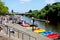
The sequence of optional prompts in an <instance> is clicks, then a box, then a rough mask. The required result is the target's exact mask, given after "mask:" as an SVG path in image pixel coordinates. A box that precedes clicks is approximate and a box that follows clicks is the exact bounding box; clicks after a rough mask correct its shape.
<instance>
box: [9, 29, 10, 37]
mask: <svg viewBox="0 0 60 40" xmlns="http://www.w3.org/2000/svg"><path fill="white" fill-rule="evenodd" d="M9 38H10V29H9Z"/></svg>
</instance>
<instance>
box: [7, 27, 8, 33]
mask: <svg viewBox="0 0 60 40" xmlns="http://www.w3.org/2000/svg"><path fill="white" fill-rule="evenodd" d="M7 34H8V26H7Z"/></svg>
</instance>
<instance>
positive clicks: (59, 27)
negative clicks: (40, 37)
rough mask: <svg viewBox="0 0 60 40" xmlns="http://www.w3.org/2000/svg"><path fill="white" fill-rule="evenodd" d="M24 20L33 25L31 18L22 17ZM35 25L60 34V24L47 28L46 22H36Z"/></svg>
mask: <svg viewBox="0 0 60 40" xmlns="http://www.w3.org/2000/svg"><path fill="white" fill-rule="evenodd" d="M22 19H23V20H24V21H26V22H27V23H29V24H32V22H31V18H28V17H26V16H22ZM35 24H37V26H38V27H40V28H42V29H45V30H46V31H53V32H57V33H60V24H58V26H53V25H48V26H47V27H46V26H45V23H44V22H40V21H35Z"/></svg>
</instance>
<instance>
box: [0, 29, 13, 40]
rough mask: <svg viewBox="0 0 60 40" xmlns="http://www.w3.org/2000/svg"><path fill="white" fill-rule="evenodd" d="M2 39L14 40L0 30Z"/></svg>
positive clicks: (0, 38) (0, 39)
mask: <svg viewBox="0 0 60 40" xmlns="http://www.w3.org/2000/svg"><path fill="white" fill-rule="evenodd" d="M0 40H12V39H10V38H9V37H8V36H7V35H6V34H5V33H4V32H3V30H2V31H1V32H0Z"/></svg>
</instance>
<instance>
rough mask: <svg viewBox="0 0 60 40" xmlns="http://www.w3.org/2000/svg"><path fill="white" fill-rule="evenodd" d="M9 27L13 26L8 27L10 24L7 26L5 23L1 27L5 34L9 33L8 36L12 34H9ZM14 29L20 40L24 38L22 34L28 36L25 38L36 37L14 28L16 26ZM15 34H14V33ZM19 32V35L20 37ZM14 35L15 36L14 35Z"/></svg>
mask: <svg viewBox="0 0 60 40" xmlns="http://www.w3.org/2000/svg"><path fill="white" fill-rule="evenodd" d="M10 28H13V27H10V26H8V25H5V26H4V27H3V29H4V31H5V32H6V34H8V35H9V37H11V36H12V35H14V34H11V33H10ZM13 29H14V32H17V33H16V34H17V36H16V37H17V38H18V39H19V38H20V39H22V40H25V38H24V37H25V36H24V35H26V36H28V37H26V39H27V40H37V39H36V37H33V36H31V35H29V34H28V33H26V32H24V31H21V30H18V29H16V28H13ZM16 34H15V35H16ZM20 34H21V36H22V37H20ZM14 37H15V36H14Z"/></svg>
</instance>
